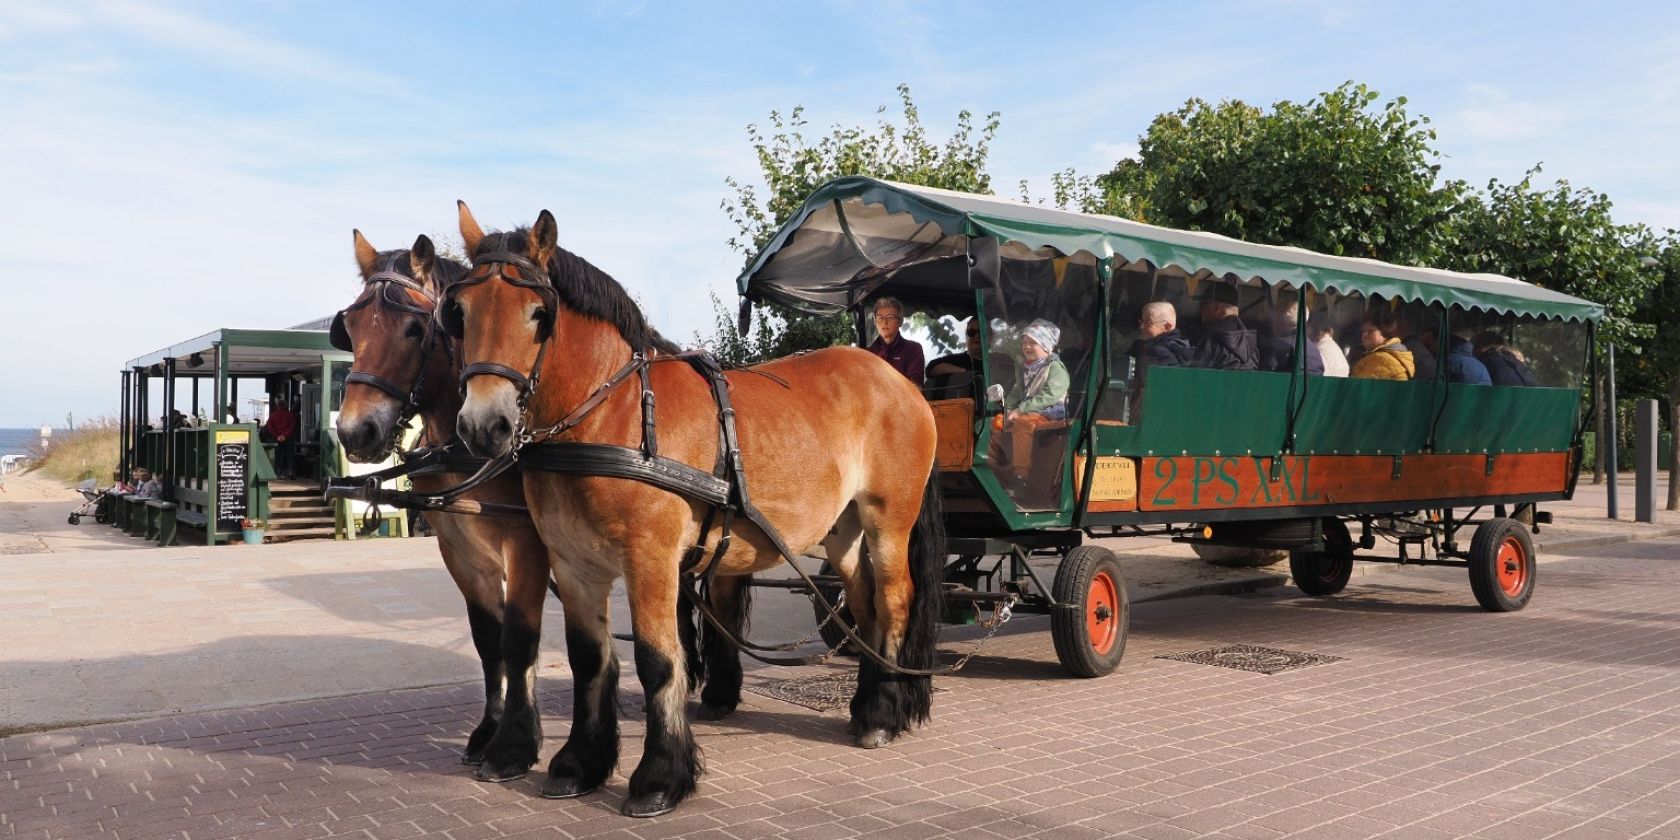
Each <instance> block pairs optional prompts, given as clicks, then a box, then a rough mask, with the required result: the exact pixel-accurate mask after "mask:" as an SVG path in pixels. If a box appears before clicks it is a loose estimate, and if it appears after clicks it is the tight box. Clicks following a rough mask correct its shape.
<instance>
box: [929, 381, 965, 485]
mask: <svg viewBox="0 0 1680 840" xmlns="http://www.w3.org/2000/svg"><path fill="white" fill-rule="evenodd" d="M928 407H929V408H931V409H933V424H934V428H936V429H938V431H939V443H938V446H937V447H936V448H935V450H934V453H935V455H934V458H935V460H936V461H938V463H939V469H940V470H942V471H944V472H968V471H969V469H970V468H971V467H973V466H974V400H970V399H959V400H933V401H931V402H929V403H928Z"/></svg>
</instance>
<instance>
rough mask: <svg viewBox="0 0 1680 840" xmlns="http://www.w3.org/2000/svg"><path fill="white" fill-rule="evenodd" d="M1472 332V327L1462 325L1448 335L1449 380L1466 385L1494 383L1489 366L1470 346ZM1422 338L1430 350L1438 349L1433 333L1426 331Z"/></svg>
mask: <svg viewBox="0 0 1680 840" xmlns="http://www.w3.org/2000/svg"><path fill="white" fill-rule="evenodd" d="M1470 332H1471V330H1470V328H1468V327H1461V328H1458V329H1455V330H1453V333H1452V335H1450V336H1447V381H1448V382H1457V383H1461V384H1464V385H1492V384H1493V380H1492V379H1491V378H1489V377H1488V369H1487V366H1486V365H1483V364H1482V362H1481V360H1480V359H1477V358H1476V352H1475V350H1474V349H1472V348H1471V346H1470ZM1422 338H1423V340H1424V343H1425V344H1427V345H1428V346H1429V349H1430V350H1435V349H1436V347H1435V336H1434V334H1433V333H1424V334H1423V336H1422Z"/></svg>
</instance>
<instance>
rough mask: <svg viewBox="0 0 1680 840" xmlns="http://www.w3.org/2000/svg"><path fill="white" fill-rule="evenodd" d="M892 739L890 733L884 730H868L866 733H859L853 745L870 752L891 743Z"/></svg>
mask: <svg viewBox="0 0 1680 840" xmlns="http://www.w3.org/2000/svg"><path fill="white" fill-rule="evenodd" d="M892 739H893V736H892V733H891V732H888V731H887V730H885V729H870V730H868V731H866V732H859V733H858V735H857V737H856V738H855V739H854V740H853V743H855V744H857V745H858V746H860V747H862V748H864V749H866V750H872V749H875V748H877V747H884V746H886V745H887V744H890V743H892Z"/></svg>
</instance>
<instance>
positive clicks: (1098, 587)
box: [1085, 572, 1120, 654]
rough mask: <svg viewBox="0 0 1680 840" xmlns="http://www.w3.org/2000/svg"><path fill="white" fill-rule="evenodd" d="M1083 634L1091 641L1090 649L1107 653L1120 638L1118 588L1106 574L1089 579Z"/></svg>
mask: <svg viewBox="0 0 1680 840" xmlns="http://www.w3.org/2000/svg"><path fill="white" fill-rule="evenodd" d="M1085 634H1086V635H1087V636H1089V637H1090V639H1091V649H1092V650H1094V651H1096V652H1097V653H1099V654H1102V653H1108V651H1109V649H1110V648H1113V647H1114V642H1115V640H1117V639H1119V638H1120V587H1119V586H1118V585H1117V584H1116V583H1115V581H1114V577H1113V576H1112V575H1110V574H1109V573H1107V572H1098V573H1097V574H1096V575H1095V576H1093V577H1092V578H1091V589H1090V591H1089V592H1087V593H1086V595H1085Z"/></svg>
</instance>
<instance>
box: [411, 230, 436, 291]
mask: <svg viewBox="0 0 1680 840" xmlns="http://www.w3.org/2000/svg"><path fill="white" fill-rule="evenodd" d="M436 265H437V249H436V248H433V247H432V238H431V237H429V236H427V235H426V234H424V233H422V234H420V235H419V236H417V237H415V238H414V246H413V247H411V248H409V249H408V267H409V268H410V269H413V271H414V277H415V279H417V280H419V281H420V282H421V283H422V284H425V285H428V286H429V285H431V283H432V268H433V267H434V266H436Z"/></svg>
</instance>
